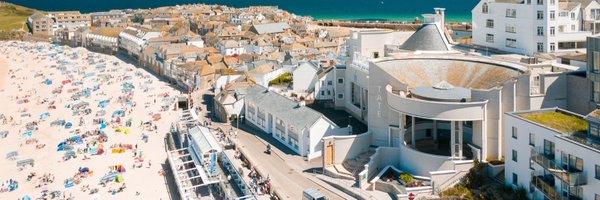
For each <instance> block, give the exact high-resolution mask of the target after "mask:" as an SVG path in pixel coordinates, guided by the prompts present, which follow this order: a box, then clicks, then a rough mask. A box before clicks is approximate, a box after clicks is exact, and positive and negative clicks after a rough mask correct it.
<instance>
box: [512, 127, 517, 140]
mask: <svg viewBox="0 0 600 200" xmlns="http://www.w3.org/2000/svg"><path fill="white" fill-rule="evenodd" d="M517 134H518V133H517V127H514V126H513V127H512V137H513V138H515V139H517Z"/></svg>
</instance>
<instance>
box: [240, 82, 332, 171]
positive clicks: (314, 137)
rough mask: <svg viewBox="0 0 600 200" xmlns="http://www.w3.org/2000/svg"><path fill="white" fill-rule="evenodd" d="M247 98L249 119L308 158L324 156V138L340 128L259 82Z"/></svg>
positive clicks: (245, 107) (319, 114) (246, 110)
mask: <svg viewBox="0 0 600 200" xmlns="http://www.w3.org/2000/svg"><path fill="white" fill-rule="evenodd" d="M244 101H245V102H244V115H245V119H246V122H249V123H251V124H253V125H254V126H256V127H258V128H259V129H261V130H262V131H264V132H266V133H270V134H272V135H271V136H272V137H274V138H275V139H277V140H278V141H279V142H281V143H282V144H284V145H286V146H287V147H289V148H290V149H292V150H293V151H294V152H296V153H298V154H300V155H301V156H305V157H307V158H308V159H309V160H310V159H312V158H316V157H319V156H321V152H322V149H323V142H322V141H321V139H322V138H323V137H325V136H329V135H333V134H334V133H335V132H337V131H336V129H338V128H339V127H338V126H337V125H335V124H334V123H333V122H332V121H331V120H329V119H327V117H325V116H323V114H321V113H319V112H317V111H315V110H313V109H311V108H308V107H306V106H303V105H301V104H300V103H297V102H294V101H292V100H291V99H288V98H286V97H284V96H281V95H280V94H277V93H275V92H272V91H269V90H268V89H267V88H265V87H262V86H260V85H255V86H253V87H251V88H249V89H248V90H247V94H246V97H245V100H244Z"/></svg>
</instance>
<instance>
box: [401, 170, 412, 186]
mask: <svg viewBox="0 0 600 200" xmlns="http://www.w3.org/2000/svg"><path fill="white" fill-rule="evenodd" d="M400 180H402V181H403V182H404V183H406V184H410V183H412V182H413V181H414V177H413V176H412V175H410V174H409V173H406V172H402V174H400Z"/></svg>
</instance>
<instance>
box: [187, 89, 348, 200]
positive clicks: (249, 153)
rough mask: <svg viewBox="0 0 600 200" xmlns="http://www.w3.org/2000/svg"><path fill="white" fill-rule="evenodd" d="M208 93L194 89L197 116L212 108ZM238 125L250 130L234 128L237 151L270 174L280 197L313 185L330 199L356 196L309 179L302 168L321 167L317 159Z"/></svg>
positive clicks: (225, 127) (227, 126) (296, 194)
mask: <svg viewBox="0 0 600 200" xmlns="http://www.w3.org/2000/svg"><path fill="white" fill-rule="evenodd" d="M207 94H208V95H210V93H204V95H203V96H200V95H201V94H198V93H196V94H195V96H194V106H200V107H201V108H202V111H201V113H200V117H202V118H205V119H207V118H208V116H210V110H212V109H211V107H212V98H211V96H207ZM207 105H208V106H209V108H208V109H207V107H206V106H207ZM201 120H203V119H201ZM240 126H241V127H240V128H243V129H245V130H249V131H244V130H241V129H240V130H238V129H235V130H236V131H238V137H237V140H236V142H237V143H238V144H239V146H240V151H241V152H242V153H243V154H244V156H245V157H246V158H247V159H248V160H249V161H250V163H252V165H253V167H254V168H255V169H256V170H257V171H258V172H259V173H260V174H261V175H262V176H265V177H266V176H269V175H270V177H271V182H272V183H273V189H274V191H275V192H276V194H277V195H278V196H279V197H280V198H282V199H301V198H302V191H303V190H304V189H306V188H316V189H318V190H320V191H321V192H322V193H323V194H324V195H326V196H327V197H328V198H329V199H355V198H353V197H351V196H349V195H347V194H345V193H343V192H342V191H339V190H337V189H335V188H333V187H332V186H330V185H327V184H324V183H323V182H320V183H317V182H315V180H314V179H309V178H307V177H306V176H305V175H303V174H302V173H303V172H304V171H307V172H311V171H312V170H311V169H312V168H316V167H317V166H319V167H320V165H321V164H320V162H321V161H320V159H315V160H313V161H311V162H306V161H304V158H303V157H300V156H298V155H295V153H293V152H292V151H291V150H290V149H289V148H287V147H286V146H284V145H283V144H281V143H279V142H277V141H276V140H275V139H274V138H272V137H270V136H269V135H266V134H265V133H264V132H261V131H258V130H255V129H252V128H251V127H250V126H247V125H244V124H243V123H242V124H240ZM231 127H232V126H231V125H230V124H227V123H216V122H213V123H212V128H221V129H222V130H224V131H228V130H230V128H231ZM254 133H256V134H254ZM268 143H270V144H271V146H272V154H271V155H269V154H266V153H264V151H265V150H266V148H267V144H268Z"/></svg>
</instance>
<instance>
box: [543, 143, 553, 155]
mask: <svg viewBox="0 0 600 200" xmlns="http://www.w3.org/2000/svg"><path fill="white" fill-rule="evenodd" d="M544 155H546V157H549V158H550V159H554V142H550V141H548V140H544Z"/></svg>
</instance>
